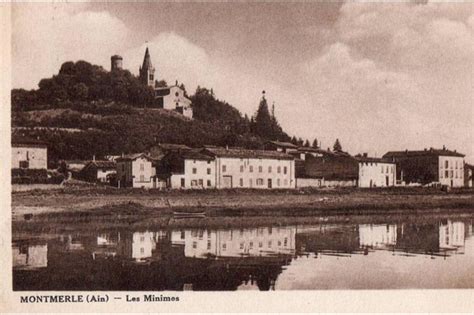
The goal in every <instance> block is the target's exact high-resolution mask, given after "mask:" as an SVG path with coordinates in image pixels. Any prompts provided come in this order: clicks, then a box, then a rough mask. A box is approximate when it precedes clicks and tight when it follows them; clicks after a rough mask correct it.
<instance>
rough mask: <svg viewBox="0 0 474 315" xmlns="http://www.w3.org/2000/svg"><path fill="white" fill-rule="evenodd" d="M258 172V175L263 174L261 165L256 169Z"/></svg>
mask: <svg viewBox="0 0 474 315" xmlns="http://www.w3.org/2000/svg"><path fill="white" fill-rule="evenodd" d="M258 172H259V173H261V172H263V167H262V166H261V165H260V166H259V167H258Z"/></svg>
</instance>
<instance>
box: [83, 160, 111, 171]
mask: <svg viewBox="0 0 474 315" xmlns="http://www.w3.org/2000/svg"><path fill="white" fill-rule="evenodd" d="M92 165H94V166H96V167H97V168H104V169H115V167H116V165H117V163H115V162H114V161H97V160H96V161H90V162H89V163H87V166H92Z"/></svg>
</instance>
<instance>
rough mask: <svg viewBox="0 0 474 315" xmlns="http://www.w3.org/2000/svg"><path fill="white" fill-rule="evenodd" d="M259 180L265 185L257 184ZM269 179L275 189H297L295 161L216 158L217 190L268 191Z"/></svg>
mask: <svg viewBox="0 0 474 315" xmlns="http://www.w3.org/2000/svg"><path fill="white" fill-rule="evenodd" d="M224 165H225V167H226V170H225V171H223V166H224ZM241 167H242V170H241ZM251 167H253V171H251ZM259 167H261V168H262V172H260V171H259ZM269 167H271V172H270V171H269ZM278 167H280V172H278ZM284 167H286V170H287V171H286V174H284ZM230 179H231V180H230ZM241 179H242V182H241ZM258 179H262V180H263V183H262V184H260V185H259V184H257V180H258ZM269 179H270V180H271V186H272V188H274V189H279V188H280V189H288V188H295V187H296V180H295V162H294V160H277V159H240V158H227V157H224V158H223V157H219V158H216V187H217V188H266V189H268V188H269V187H268V180H269ZM226 183H229V185H226ZM230 184H231V186H230Z"/></svg>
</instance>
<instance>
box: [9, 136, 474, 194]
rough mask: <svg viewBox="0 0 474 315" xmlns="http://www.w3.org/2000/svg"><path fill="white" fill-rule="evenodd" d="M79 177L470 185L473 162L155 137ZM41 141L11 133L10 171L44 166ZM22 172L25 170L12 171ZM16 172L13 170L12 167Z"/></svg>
mask: <svg viewBox="0 0 474 315" xmlns="http://www.w3.org/2000/svg"><path fill="white" fill-rule="evenodd" d="M67 162H69V163H66V164H67V169H68V170H69V171H71V172H72V173H73V176H74V174H77V178H79V179H82V180H87V181H93V182H112V178H114V179H115V180H114V182H115V181H116V182H117V184H118V186H119V187H139V188H172V189H195V188H217V189H221V188H266V189H291V188H297V187H308V186H309V187H331V186H349V187H369V188H372V187H389V186H397V185H412V184H414V185H431V184H439V185H447V186H451V187H462V186H467V187H472V184H473V178H472V174H473V170H474V167H473V166H472V165H469V164H466V163H465V162H464V155H463V154H460V153H458V152H456V151H450V150H447V149H446V148H443V149H439V150H436V149H425V150H420V151H392V152H388V153H386V154H385V155H384V158H370V157H367V156H366V155H358V156H351V155H349V154H348V153H346V152H342V151H340V152H335V151H326V150H321V149H318V148H306V147H298V146H295V145H293V144H291V143H284V142H276V141H272V142H269V143H268V144H267V145H265V147H264V150H249V149H242V148H221V147H214V146H205V147H203V148H199V149H192V148H190V147H187V146H185V145H176V144H159V145H156V146H155V147H153V148H151V149H150V151H149V152H147V153H137V154H128V155H122V156H112V157H111V158H107V160H103V161H99V160H95V159H93V160H92V161H82V164H81V165H80V167H78V168H77V169H76V168H74V167H72V166H74V165H75V164H74V163H72V162H74V161H67ZM47 164H48V163H47V144H46V143H44V142H41V141H39V140H38V139H28V138H14V139H13V140H12V170H22V169H23V170H25V169H46V168H47ZM16 173H19V174H23V173H24V172H23V171H22V172H16ZM16 173H15V174H16Z"/></svg>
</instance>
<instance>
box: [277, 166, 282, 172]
mask: <svg viewBox="0 0 474 315" xmlns="http://www.w3.org/2000/svg"><path fill="white" fill-rule="evenodd" d="M277 173H278V174H280V173H281V166H278V167H277Z"/></svg>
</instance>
